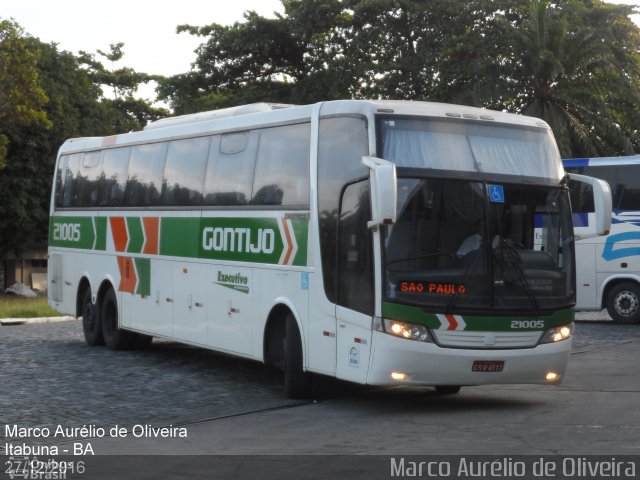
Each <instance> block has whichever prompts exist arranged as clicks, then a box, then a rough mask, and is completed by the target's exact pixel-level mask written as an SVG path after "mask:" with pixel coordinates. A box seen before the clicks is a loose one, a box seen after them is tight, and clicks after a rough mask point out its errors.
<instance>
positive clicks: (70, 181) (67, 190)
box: [62, 153, 82, 207]
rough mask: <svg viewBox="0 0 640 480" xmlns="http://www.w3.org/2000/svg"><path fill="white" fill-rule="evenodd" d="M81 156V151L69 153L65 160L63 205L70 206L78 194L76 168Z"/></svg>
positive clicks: (78, 165) (74, 202) (77, 168)
mask: <svg viewBox="0 0 640 480" xmlns="http://www.w3.org/2000/svg"><path fill="white" fill-rule="evenodd" d="M81 158H82V154H81V153H74V154H72V155H69V159H68V160H67V162H66V164H67V165H66V168H65V169H64V173H63V176H64V180H63V185H64V186H63V192H64V193H63V197H62V206H63V207H71V206H73V205H75V204H76V201H77V200H76V197H77V195H78V170H79V168H80V159H81Z"/></svg>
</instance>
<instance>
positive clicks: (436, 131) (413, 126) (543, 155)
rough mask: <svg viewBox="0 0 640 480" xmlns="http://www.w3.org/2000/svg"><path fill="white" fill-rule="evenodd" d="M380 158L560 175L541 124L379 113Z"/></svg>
mask: <svg viewBox="0 0 640 480" xmlns="http://www.w3.org/2000/svg"><path fill="white" fill-rule="evenodd" d="M378 132H379V139H380V142H381V145H380V152H382V158H384V159H385V160H389V161H391V162H394V163H395V164H396V165H398V167H410V168H432V169H440V170H455V171H466V172H484V173H500V174H507V175H518V176H529V177H537V178H545V179H551V180H553V181H555V182H559V181H560V180H561V179H562V177H563V176H564V171H563V169H562V163H561V161H560V154H559V152H558V149H557V147H556V144H555V141H554V140H553V135H552V134H551V131H550V130H549V129H547V128H538V127H526V126H523V125H506V124H497V123H492V122H488V121H482V122H478V121H470V120H465V121H461V120H457V119H425V118H420V119H414V118H404V117H401V118H397V117H381V118H379V120H378Z"/></svg>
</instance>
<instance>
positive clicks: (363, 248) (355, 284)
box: [338, 180, 374, 315]
mask: <svg viewBox="0 0 640 480" xmlns="http://www.w3.org/2000/svg"><path fill="white" fill-rule="evenodd" d="M370 219H371V206H370V201H369V181H368V180H363V181H361V182H358V183H355V184H353V185H349V186H348V187H347V188H346V189H345V191H344V194H343V196H342V205H341V208H340V225H339V228H338V269H339V271H338V304H339V305H342V306H344V307H347V308H351V309H353V310H357V311H359V312H362V313H367V314H370V315H373V299H374V292H373V250H372V248H371V247H372V245H371V233H370V231H369V228H368V227H367V222H368V221H369V220H370Z"/></svg>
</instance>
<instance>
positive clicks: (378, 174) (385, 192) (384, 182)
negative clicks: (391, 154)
mask: <svg viewBox="0 0 640 480" xmlns="http://www.w3.org/2000/svg"><path fill="white" fill-rule="evenodd" d="M362 163H363V165H365V166H367V167H369V169H370V171H369V183H370V185H371V214H372V219H371V221H370V222H369V223H368V226H369V228H371V227H376V226H378V225H383V224H384V225H388V224H392V223H395V221H396V202H397V181H396V165H395V163H392V162H388V161H387V160H382V159H381V158H377V157H367V156H365V157H362Z"/></svg>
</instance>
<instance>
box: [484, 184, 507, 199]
mask: <svg viewBox="0 0 640 480" xmlns="http://www.w3.org/2000/svg"><path fill="white" fill-rule="evenodd" d="M487 194H488V195H489V201H490V202H492V203H504V187H503V186H502V185H487Z"/></svg>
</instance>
